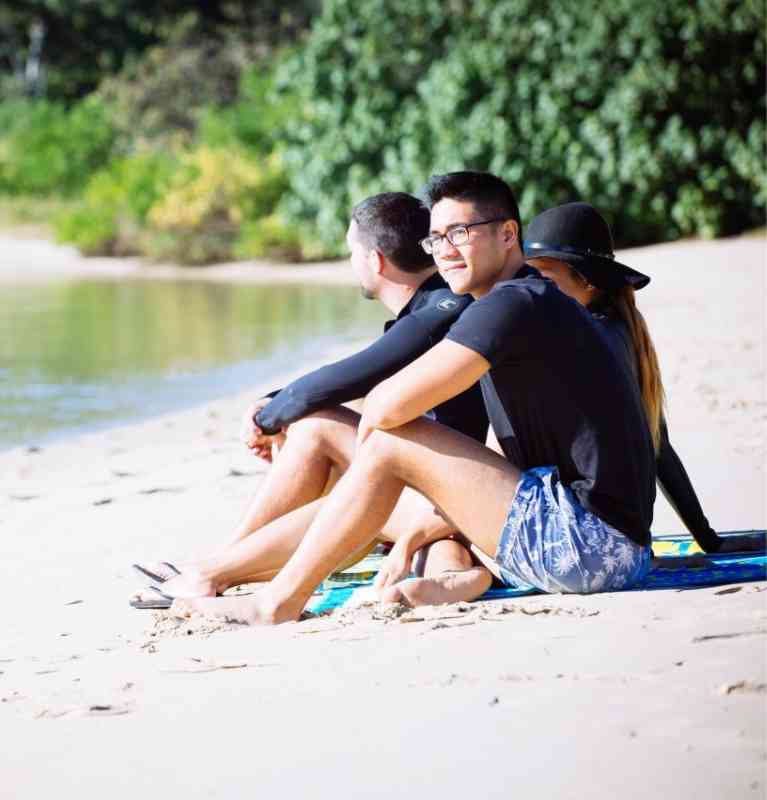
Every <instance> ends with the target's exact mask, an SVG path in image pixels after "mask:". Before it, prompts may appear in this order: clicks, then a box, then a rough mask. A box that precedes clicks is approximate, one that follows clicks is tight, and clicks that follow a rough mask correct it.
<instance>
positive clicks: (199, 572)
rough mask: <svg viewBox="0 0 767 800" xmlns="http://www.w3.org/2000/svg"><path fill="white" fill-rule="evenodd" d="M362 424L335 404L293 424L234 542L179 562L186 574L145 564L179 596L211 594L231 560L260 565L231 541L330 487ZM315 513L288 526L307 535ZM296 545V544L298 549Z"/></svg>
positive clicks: (348, 458)
mask: <svg viewBox="0 0 767 800" xmlns="http://www.w3.org/2000/svg"><path fill="white" fill-rule="evenodd" d="M358 423H359V415H358V414H356V413H355V412H353V411H349V410H348V409H346V408H335V409H330V410H328V411H322V412H318V413H317V414H312V415H311V416H309V417H306V418H305V419H302V420H299V421H298V422H296V423H294V424H293V425H291V427H290V431H289V434H288V437H287V441H286V444H285V446H284V447H283V448H282V450H281V451H280V453H279V455H278V456H277V458H276V459H275V463H274V465H273V466H272V468H271V469H270V470H269V473H268V474H267V477H266V479H265V480H264V482H263V484H262V485H261V487H260V488H259V490H258V492H257V493H256V495H255V497H254V498H253V499H252V500H251V502H250V503H249V505H248V508H247V510H246V512H245V514H244V516H243V518H242V520H241V522H240V523H239V525H238V527H237V529H236V531H235V536H234V539H233V541H232V542H231V543H228V544H226V545H225V546H224V547H223V548H219V549H217V550H216V551H214V552H213V554H212V555H211V556H209V557H207V558H203V559H197V560H196V561H190V562H185V563H183V564H180V565H177V566H178V567H180V570H181V573H182V576H183V578H181V579H178V578H177V577H176V576H177V572H176V571H175V570H173V569H169V568H168V567H167V566H166V565H165V564H164V563H163V562H157V563H151V564H147V565H146V566H147V567H148V568H149V569H150V570H151V571H152V572H154V573H156V574H157V575H160V576H162V577H163V578H165V579H166V582H165V583H164V585H163V591H164V592H165V593H167V594H171V595H172V596H179V597H206V596H208V595H209V594H210V587H211V585H212V584H213V583H217V584H219V585H220V584H222V582H224V581H225V578H226V577H227V576H228V573H229V570H230V568H231V566H232V564H234V563H240V562H243V563H246V562H251V561H253V560H254V559H255V562H256V563H257V564H260V558H259V557H256V556H254V557H251V556H249V555H246V554H245V552H244V551H242V550H238V549H237V548H236V547H234V549H233V550H232V551H231V552H230V550H231V549H232V545H236V544H237V543H239V542H241V541H242V540H244V539H245V538H247V537H248V536H250V534H252V533H254V532H255V531H257V530H260V529H261V528H263V527H264V526H266V525H269V524H270V523H272V522H274V521H275V520H277V519H280V518H281V517H283V516H285V515H286V514H288V513H290V512H291V511H295V510H297V509H299V508H301V507H303V506H305V505H307V504H310V503H312V502H313V501H315V500H316V499H317V498H319V497H321V496H322V495H323V494H325V493H326V492H327V491H329V490H330V488H332V486H333V485H334V484H335V483H336V482H337V481H338V479H339V477H340V476H341V475H342V474H343V472H345V471H346V469H347V467H348V465H349V463H350V461H351V459H352V457H353V455H354V448H355V440H356V435H357V425H358ZM315 514H316V509H315V511H314V512H313V513H312V514H311V515H309V516H306V517H300V518H294V520H293V523H290V524H289V526H288V528H289V529H293V528H294V529H295V530H296V531H300V532H301V534H303V533H304V532H305V531H306V529H307V527H308V525H309V523H310V522H311V520H312V519H314V516H315ZM299 519H300V520H302V521H301V522H299V521H298V520H299ZM298 541H300V539H299V540H298ZM295 546H297V543H296V544H295V545H294V548H293V549H295ZM256 550H259V548H256ZM290 552H292V550H291V551H290ZM288 555H289V554H288ZM282 563H284V562H281V563H280V564H279V566H282ZM279 566H278V567H277V568H278V569H279ZM259 572H260V566H259ZM219 573H220V574H219ZM237 574H238V575H239V576H240V577H243V575H244V573H242V571H241V570H238V571H237ZM256 574H258V573H256ZM230 585H233V584H230Z"/></svg>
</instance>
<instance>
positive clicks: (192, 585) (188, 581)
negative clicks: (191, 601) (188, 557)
mask: <svg viewBox="0 0 767 800" xmlns="http://www.w3.org/2000/svg"><path fill="white" fill-rule="evenodd" d="M224 588H225V587H224ZM219 591H223V589H221V588H220V587H218V586H217V585H216V584H215V583H214V582H213V581H212V580H211V579H210V578H206V577H204V576H203V575H202V573H200V572H199V571H197V570H193V569H190V570H189V571H188V572H182V573H181V574H180V575H176V576H175V577H174V578H169V579H168V580H167V581H165V583H163V584H162V592H163V594H167V595H168V596H169V597H178V598H191V597H215V596H216V594H218V592H219Z"/></svg>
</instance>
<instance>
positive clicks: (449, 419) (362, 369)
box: [254, 274, 488, 443]
mask: <svg viewBox="0 0 767 800" xmlns="http://www.w3.org/2000/svg"><path fill="white" fill-rule="evenodd" d="M471 302H472V298H471V297H470V296H469V295H462V296H459V295H455V294H453V293H452V292H451V291H450V289H448V288H447V285H446V284H445V282H444V281H443V280H442V278H441V277H440V276H439V275H437V274H434V275H432V276H431V277H429V278H427V279H426V280H425V281H424V282H423V283H422V284H421V286H419V288H418V289H417V290H416V292H415V294H414V295H413V297H412V298H411V299H410V302H409V303H408V304H407V305H406V306H405V307H404V308H403V309H402V311H400V313H399V314H398V315H397V318H396V319H394V320H390V321H389V322H387V323H386V325H385V327H384V334H383V336H381V337H379V338H378V339H377V340H376V341H375V342H373V344H371V345H370V346H369V347H367V348H366V349H365V350H362V351H360V352H359V353H355V354H354V355H353V356H349V358H345V359H343V360H342V361H337V362H336V363H334V364H328V365H327V366H324V367H321V368H320V369H318V370H315V371H314V372H310V373H309V374H308V375H304V376H303V377H301V378H299V379H298V380H295V381H293V383H291V384H290V385H288V386H286V387H285V388H284V389H280V390H277V391H276V392H272V393H271V394H270V395H268V396H269V397H271V398H272V401H271V402H270V403H269V404H268V405H266V406H264V408H262V409H261V410H260V411H259V412H258V413H257V414H256V416H255V418H254V422H255V423H256V425H258V427H259V428H261V430H262V431H263V432H264V433H265V434H267V435H274V434H275V433H277V432H279V431H280V429H281V428H284V427H285V426H286V425H290V423H291V422H295V421H296V420H298V419H301V418H303V417H305V416H307V415H309V414H312V413H313V412H315V411H319V410H320V409H323V408H329V407H331V406H337V405H340V404H341V403H346V402H348V401H349V400H356V399H358V398H360V397H364V396H365V395H366V394H368V392H370V390H371V389H373V388H374V387H375V386H377V385H378V384H379V383H380V382H381V381H383V380H386V378H389V377H391V376H392V375H394V373H396V372H399V370H401V369H402V368H403V367H405V366H407V365H408V364H410V363H411V362H412V361H414V360H415V359H416V358H418V357H419V356H421V355H423V354H424V353H425V352H426V351H427V350H428V349H429V348H431V347H433V346H434V345H435V344H437V343H438V342H439V341H441V340H442V338H443V337H444V335H445V334H446V333H447V331H448V330H449V329H450V326H451V325H452V324H453V323H454V322H455V321H456V320H457V319H458V317H460V315H461V313H462V312H463V311H464V309H465V308H466V307H467V306H468V305H469V304H470V303H471ZM427 416H429V417H430V418H432V419H434V420H436V421H437V422H440V423H442V424H443V425H447V426H449V427H450V428H453V429H454V430H457V431H459V432H460V433H464V434H466V435H467V436H471V437H472V438H473V439H476V440H477V441H479V442H482V443H484V441H485V437H486V436H487V428H488V421H487V412H486V411H485V405H484V402H483V400H482V392H481V390H480V388H479V384H478V383H477V384H475V385H474V386H472V387H471V388H470V389H467V390H466V391H465V392H462V393H461V394H459V395H457V396H456V397H453V398H451V399H450V400H447V401H446V402H444V403H442V404H441V405H439V406H437V407H436V408H435V409H434V410H433V411H430V412H428V414H427Z"/></svg>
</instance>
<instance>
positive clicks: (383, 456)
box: [357, 430, 396, 468]
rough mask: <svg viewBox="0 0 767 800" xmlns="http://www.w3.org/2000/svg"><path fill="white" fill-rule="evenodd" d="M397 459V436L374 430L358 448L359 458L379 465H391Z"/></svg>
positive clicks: (366, 462) (367, 462) (364, 461)
mask: <svg viewBox="0 0 767 800" xmlns="http://www.w3.org/2000/svg"><path fill="white" fill-rule="evenodd" d="M395 459H396V437H394V436H392V435H391V434H390V433H389V432H388V431H382V430H374V431H373V432H372V433H371V434H370V435H369V436H368V437H367V439H365V441H364V443H363V444H362V446H361V447H359V448H358V449H357V460H359V461H361V462H363V463H365V464H371V465H375V466H377V467H379V468H380V467H386V466H390V465H391V464H392V463H393V462H394V461H395Z"/></svg>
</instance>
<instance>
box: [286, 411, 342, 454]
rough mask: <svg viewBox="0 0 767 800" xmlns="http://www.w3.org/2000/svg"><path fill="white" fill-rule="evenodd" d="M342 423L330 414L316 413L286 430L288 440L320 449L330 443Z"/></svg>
mask: <svg viewBox="0 0 767 800" xmlns="http://www.w3.org/2000/svg"><path fill="white" fill-rule="evenodd" d="M341 425H342V423H341V422H340V421H339V420H337V419H336V418H335V417H334V416H333V415H332V414H330V413H327V412H323V411H320V412H317V413H315V414H310V415H309V416H308V417H303V419H299V420H297V421H296V422H294V423H293V424H292V425H291V426H290V428H289V430H288V440H289V441H290V440H292V441H293V442H296V443H301V444H304V445H306V446H310V447H321V446H322V445H323V444H326V443H327V442H329V441H331V439H332V437H333V434H334V432H337V431H338V429H339V428H340V427H341Z"/></svg>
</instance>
